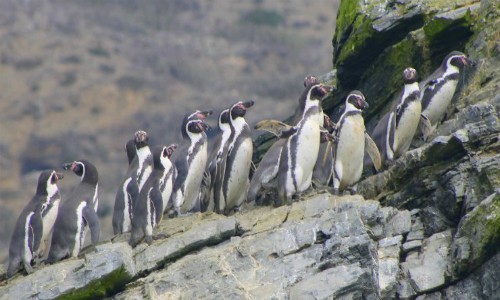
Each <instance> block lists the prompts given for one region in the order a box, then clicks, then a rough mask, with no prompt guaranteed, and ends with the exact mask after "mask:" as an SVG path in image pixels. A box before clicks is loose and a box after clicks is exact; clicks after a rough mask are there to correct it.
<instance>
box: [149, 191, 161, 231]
mask: <svg viewBox="0 0 500 300" xmlns="http://www.w3.org/2000/svg"><path fill="white" fill-rule="evenodd" d="M149 200H150V201H151V202H152V204H153V207H154V208H155V220H156V224H158V223H160V221H161V219H162V217H163V211H162V208H163V203H162V198H161V193H160V191H159V190H158V189H155V188H153V189H151V190H150V191H149Z"/></svg>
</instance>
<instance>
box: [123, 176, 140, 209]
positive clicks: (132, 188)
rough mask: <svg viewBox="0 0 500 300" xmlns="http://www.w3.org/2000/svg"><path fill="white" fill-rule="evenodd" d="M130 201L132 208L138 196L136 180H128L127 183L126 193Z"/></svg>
mask: <svg viewBox="0 0 500 300" xmlns="http://www.w3.org/2000/svg"><path fill="white" fill-rule="evenodd" d="M124 196H125V197H128V200H129V201H130V203H132V208H134V207H135V203H136V202H137V198H138V197H139V185H138V184H137V180H130V181H129V183H128V184H127V195H124Z"/></svg>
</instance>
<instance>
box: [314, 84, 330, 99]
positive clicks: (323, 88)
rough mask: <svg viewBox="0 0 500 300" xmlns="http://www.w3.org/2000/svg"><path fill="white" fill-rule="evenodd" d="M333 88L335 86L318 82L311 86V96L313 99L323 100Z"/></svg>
mask: <svg viewBox="0 0 500 300" xmlns="http://www.w3.org/2000/svg"><path fill="white" fill-rule="evenodd" d="M332 90H333V88H332V87H331V86H328V85H325V84H322V83H319V84H316V85H314V86H313V87H312V88H311V91H310V93H309V95H310V96H309V98H310V99H311V100H321V99H323V98H324V97H325V96H326V95H328V94H329V93H330V92H331V91H332Z"/></svg>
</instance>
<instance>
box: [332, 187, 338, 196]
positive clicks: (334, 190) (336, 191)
mask: <svg viewBox="0 0 500 300" xmlns="http://www.w3.org/2000/svg"><path fill="white" fill-rule="evenodd" d="M332 194H334V195H335V196H338V195H339V189H338V188H333V189H332Z"/></svg>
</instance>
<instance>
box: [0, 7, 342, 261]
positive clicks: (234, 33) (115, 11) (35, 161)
mask: <svg viewBox="0 0 500 300" xmlns="http://www.w3.org/2000/svg"><path fill="white" fill-rule="evenodd" d="M337 2H338V1H337V0H333V1H327V0H321V1H307V2H306V1H271V0H254V1H245V2H243V1H238V2H232V1H224V0H213V1H201V0H172V1H169V0H153V1H147V2H144V1H139V0H120V1H118V0H113V1H89V0H86V1H83V0H79V1H63V0H48V1H32V0H31V1H30V0H21V1H18V0H2V1H0V41H1V42H0V222H1V225H2V227H3V228H4V230H2V231H1V232H0V262H1V261H4V260H5V259H6V255H7V247H8V243H9V239H10V235H11V233H12V230H13V226H14V224H15V221H16V219H17V216H18V214H19V212H20V210H21V209H22V207H23V206H24V205H25V203H26V202H27V201H29V199H30V197H32V195H33V193H34V190H35V186H36V180H37V177H38V175H39V171H40V170H42V169H46V168H58V167H59V166H60V165H61V163H63V162H69V161H73V160H75V159H80V158H86V159H89V160H90V161H92V162H93V163H95V164H96V166H97V168H98V170H99V172H100V200H101V201H100V207H99V214H100V216H101V228H102V238H106V237H109V236H110V234H111V221H110V215H111V214H112V207H113V201H114V194H115V190H116V187H117V185H118V184H119V181H120V180H121V177H122V176H123V174H124V172H125V170H126V157H125V154H124V151H123V145H124V143H125V142H126V141H127V140H128V139H130V138H131V137H132V136H133V133H134V132H135V131H136V130H138V129H144V130H146V131H148V132H149V134H150V137H151V141H152V144H167V143H172V142H176V141H177V140H178V131H179V125H180V121H181V118H182V116H183V115H184V114H185V113H186V112H190V111H192V110H195V109H207V108H213V109H214V111H215V112H216V113H218V111H220V110H221V108H222V107H225V106H227V105H229V104H231V103H233V102H236V101H238V100H242V99H254V100H255V101H256V105H255V106H254V108H252V110H251V111H249V113H248V117H247V119H248V121H249V123H250V125H251V126H253V124H254V123H255V122H257V121H259V120H261V119H264V118H269V117H272V118H277V119H282V118H285V117H286V116H289V115H290V114H291V113H292V112H293V110H294V107H295V104H296V101H297V98H298V96H299V94H300V92H301V90H302V80H303V78H304V76H305V75H306V74H323V73H326V72H328V71H330V69H331V67H332V66H331V52H332V51H331V40H330V38H329V36H331V33H332V32H333V27H334V19H335V16H336V7H337V5H338V4H337ZM214 120H215V118H214V117H212V118H211V120H210V122H211V124H212V125H215V122H214ZM75 177H76V176H74V175H71V174H68V173H66V177H65V178H64V179H63V181H61V182H60V188H61V189H62V192H63V197H64V195H66V194H67V191H68V190H69V189H70V188H71V187H72V186H74V185H75V184H76V183H77V178H75Z"/></svg>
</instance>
